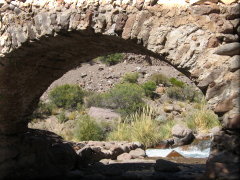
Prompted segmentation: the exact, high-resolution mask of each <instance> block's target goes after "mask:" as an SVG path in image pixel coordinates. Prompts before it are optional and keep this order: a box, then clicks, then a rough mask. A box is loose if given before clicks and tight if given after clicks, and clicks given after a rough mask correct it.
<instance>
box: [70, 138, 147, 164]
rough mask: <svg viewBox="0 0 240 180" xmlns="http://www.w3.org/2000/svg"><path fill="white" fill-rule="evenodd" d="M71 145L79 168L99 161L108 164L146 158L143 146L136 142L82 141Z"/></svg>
mask: <svg viewBox="0 0 240 180" xmlns="http://www.w3.org/2000/svg"><path fill="white" fill-rule="evenodd" d="M71 145H72V147H73V148H74V150H75V151H76V153H77V155H78V167H80V168H81V167H84V166H87V165H89V164H93V163H96V162H99V161H101V162H102V163H104V164H109V161H111V160H119V161H124V160H129V159H136V158H140V159H142V158H144V157H145V156H146V154H145V151H144V146H143V145H142V144H140V143H138V142H135V143H129V142H103V141H84V142H78V143H75V142H72V143H71Z"/></svg>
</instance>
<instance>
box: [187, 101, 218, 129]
mask: <svg viewBox="0 0 240 180" xmlns="http://www.w3.org/2000/svg"><path fill="white" fill-rule="evenodd" d="M186 123H187V126H188V127H189V128H190V129H193V130H195V131H197V132H207V131H208V130H209V129H211V128H213V127H215V126H220V122H219V120H218V116H217V115H216V114H215V113H214V112H213V111H211V110H209V109H207V106H206V105H205V104H202V105H200V108H199V109H195V110H194V111H193V112H190V113H189V114H188V115H187V117H186Z"/></svg>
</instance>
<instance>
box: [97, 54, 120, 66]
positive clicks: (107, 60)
mask: <svg viewBox="0 0 240 180" xmlns="http://www.w3.org/2000/svg"><path fill="white" fill-rule="evenodd" d="M123 57H124V55H123V54H122V53H114V54H110V55H106V56H101V57H99V60H100V61H101V62H102V63H104V64H106V65H109V66H111V65H115V64H118V63H120V62H121V61H122V60H123Z"/></svg>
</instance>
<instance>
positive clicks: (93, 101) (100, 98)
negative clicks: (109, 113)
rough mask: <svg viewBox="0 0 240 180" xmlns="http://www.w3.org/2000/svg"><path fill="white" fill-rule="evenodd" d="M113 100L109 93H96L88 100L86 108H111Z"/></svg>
mask: <svg viewBox="0 0 240 180" xmlns="http://www.w3.org/2000/svg"><path fill="white" fill-rule="evenodd" d="M111 104H112V103H111V98H110V94H109V93H108V92H107V93H94V94H92V95H90V96H88V97H87V98H86V101H85V106H86V107H88V108H89V107H92V106H95V107H107V108H110V107H111Z"/></svg>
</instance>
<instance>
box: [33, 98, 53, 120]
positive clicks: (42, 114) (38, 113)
mask: <svg viewBox="0 0 240 180" xmlns="http://www.w3.org/2000/svg"><path fill="white" fill-rule="evenodd" d="M56 109H57V107H56V106H55V105H54V104H53V103H45V102H43V101H40V102H39V103H38V107H37V109H36V110H35V111H34V112H33V114H32V116H31V117H30V118H31V119H34V118H40V119H42V118H46V117H48V116H51V115H52V114H54V111H55V110H56Z"/></svg>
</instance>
